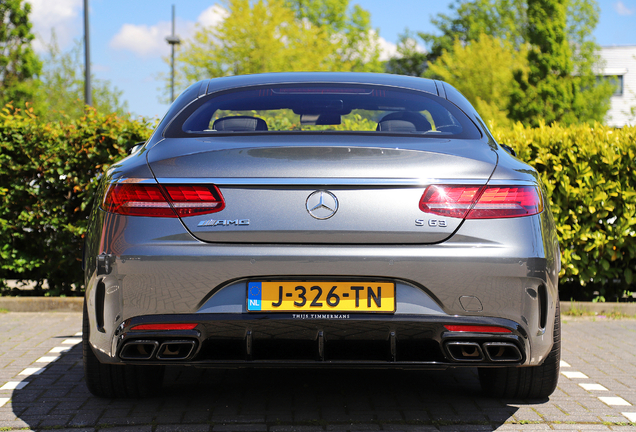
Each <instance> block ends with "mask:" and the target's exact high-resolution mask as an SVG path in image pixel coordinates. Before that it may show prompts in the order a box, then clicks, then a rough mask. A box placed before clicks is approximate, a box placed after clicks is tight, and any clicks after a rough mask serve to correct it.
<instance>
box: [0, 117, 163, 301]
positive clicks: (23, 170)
mask: <svg viewBox="0 0 636 432" xmlns="http://www.w3.org/2000/svg"><path fill="white" fill-rule="evenodd" d="M150 132H151V128H150V125H149V124H148V123H147V122H146V121H144V120H139V121H135V120H131V119H127V118H121V117H117V116H115V115H102V114H98V113H97V112H95V111H94V110H88V111H87V113H86V115H85V116H84V117H83V118H81V119H79V120H77V121H73V120H68V121H62V122H59V123H49V124H46V123H41V122H39V121H38V119H37V118H36V117H35V116H34V115H33V114H32V112H30V111H29V110H13V109H12V108H11V107H10V106H7V107H5V108H4V109H3V110H2V111H1V112H0V202H1V205H0V287H2V286H3V285H4V284H3V282H4V279H26V280H35V281H37V282H38V284H39V285H38V287H36V290H35V294H40V295H42V289H41V283H42V282H43V281H44V280H47V281H48V284H49V287H50V289H49V290H48V292H47V294H48V295H60V294H66V295H72V294H74V293H79V290H73V288H72V286H73V285H75V287H80V286H81V285H82V283H83V274H82V270H81V259H82V258H81V257H82V248H83V242H84V239H83V237H84V233H85V232H86V225H87V219H88V216H89V213H90V210H91V207H92V196H93V191H94V190H95V188H96V187H97V183H98V179H99V177H100V175H101V173H103V172H104V170H105V169H106V168H108V166H109V164H111V163H113V162H115V161H117V160H119V159H121V158H122V157H124V156H125V155H126V154H127V149H128V148H129V147H130V146H131V145H132V144H134V143H135V142H139V141H144V140H146V139H147V138H148V137H149V135H150ZM0 292H4V293H7V290H6V289H4V290H3V291H0Z"/></svg>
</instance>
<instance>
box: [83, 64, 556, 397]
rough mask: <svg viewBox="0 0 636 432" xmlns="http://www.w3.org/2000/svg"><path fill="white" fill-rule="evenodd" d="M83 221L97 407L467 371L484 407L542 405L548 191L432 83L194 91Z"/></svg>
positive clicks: (109, 178)
mask: <svg viewBox="0 0 636 432" xmlns="http://www.w3.org/2000/svg"><path fill="white" fill-rule="evenodd" d="M95 202H96V204H95V207H94V209H93V212H92V215H91V218H90V222H89V231H88V234H87V242H86V248H85V251H84V254H85V257H84V259H85V272H86V273H85V274H86V280H85V286H86V299H85V306H84V327H83V339H84V343H83V348H84V366H85V374H86V382H87V385H88V388H89V389H90V391H91V392H92V393H93V394H95V395H98V396H103V397H135V396H143V395H146V394H149V393H151V392H153V391H155V390H156V388H157V386H159V385H161V379H162V373H163V368H164V366H166V365H189V366H194V367H216V368H259V367H278V368H300V367H309V368H398V369H440V370H441V369H446V368H454V367H476V368H477V369H478V372H479V379H480V382H481V385H482V387H483V389H484V391H485V392H486V393H488V394H491V395H495V396H501V397H516V398H545V397H547V396H549V395H550V394H551V393H552V392H553V391H554V389H555V387H556V384H557V379H558V375H559V356H560V329H559V322H560V318H559V303H558V292H557V290H558V272H559V270H560V252H559V245H558V241H557V236H556V231H555V226H554V221H553V218H552V215H551V213H550V208H549V202H548V200H547V198H546V192H545V190H544V187H543V185H542V183H541V181H540V179H539V176H538V174H537V172H536V171H535V170H534V169H533V168H532V167H530V166H528V165H526V164H525V163H523V162H521V161H519V160H518V159H517V158H516V157H514V152H513V150H512V149H511V148H510V147H507V146H505V144H499V143H497V142H496V140H495V139H494V138H493V136H492V134H491V133H490V131H489V130H488V128H487V126H486V125H485V123H484V121H483V120H482V119H481V117H480V116H479V114H478V113H477V112H476V111H475V109H474V108H473V107H472V106H471V104H470V103H469V102H468V101H467V100H466V99H465V98H464V97H463V96H462V95H461V94H460V93H459V92H458V91H457V90H456V89H455V88H453V87H452V86H450V85H449V84H447V83H444V82H441V81H435V80H429V79H423V78H414V77H405V76H397V75H385V74H365V73H278V74H261V75H246V76H235V77H227V78H217V79H210V80H204V81H201V82H198V83H196V84H194V85H192V86H190V87H189V88H188V89H187V90H185V91H184V92H183V93H182V94H181V95H180V96H179V98H178V99H177V100H176V101H175V102H174V103H173V104H172V106H171V107H170V108H169V110H168V113H167V114H166V116H165V117H164V118H163V120H162V121H161V122H160V123H159V125H158V126H157V128H156V130H155V131H154V132H153V134H152V136H151V137H150V139H148V141H146V142H145V143H143V144H142V145H139V146H137V147H135V148H134V149H132V151H131V154H130V156H128V157H127V158H125V159H123V160H122V161H120V162H119V163H116V164H115V165H113V166H111V167H110V169H109V170H108V172H107V173H106V174H105V175H104V176H103V178H102V180H101V184H100V187H99V191H98V194H97V196H96V200H95ZM413 373H416V372H413Z"/></svg>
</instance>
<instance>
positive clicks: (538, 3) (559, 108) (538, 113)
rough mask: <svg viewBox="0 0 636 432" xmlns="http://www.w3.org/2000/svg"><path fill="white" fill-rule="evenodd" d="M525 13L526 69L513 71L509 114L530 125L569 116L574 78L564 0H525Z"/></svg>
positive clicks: (572, 98) (547, 122)
mask: <svg viewBox="0 0 636 432" xmlns="http://www.w3.org/2000/svg"><path fill="white" fill-rule="evenodd" d="M527 15H528V42H529V43H530V45H531V48H530V51H529V52H528V63H529V70H528V72H527V73H523V72H522V71H516V72H515V82H516V85H515V86H514V87H515V88H514V90H513V92H512V95H511V98H510V117H511V118H512V119H513V120H517V121H521V122H522V123H525V124H530V125H532V126H538V125H539V123H540V122H542V121H544V122H545V123H546V124H552V123H554V122H555V121H560V120H570V118H569V117H570V116H571V115H572V105H573V103H574V86H573V83H574V82H573V80H572V79H571V77H570V76H571V74H572V54H571V51H570V47H569V45H568V41H567V39H566V34H565V27H566V17H565V4H564V0H528V12H527Z"/></svg>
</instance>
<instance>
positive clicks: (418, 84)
mask: <svg viewBox="0 0 636 432" xmlns="http://www.w3.org/2000/svg"><path fill="white" fill-rule="evenodd" d="M295 83H298V84H308V83H338V84H375V85H384V86H392V87H401V88H408V89H413V90H419V91H425V92H427V93H432V94H434V95H438V94H440V91H438V84H437V83H436V82H435V81H434V80H431V79H427V78H418V77H411V76H405V75H393V74H384V73H368V72H367V73H365V72H280V73H263V74H254V75H237V76H231V77H222V78H213V79H208V80H204V81H201V87H200V90H199V95H203V94H210V93H214V92H217V91H222V90H228V89H232V88H240V87H247V86H258V85H268V84H295ZM440 84H441V83H440ZM206 87H207V88H206Z"/></svg>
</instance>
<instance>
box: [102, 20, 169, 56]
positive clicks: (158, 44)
mask: <svg viewBox="0 0 636 432" xmlns="http://www.w3.org/2000/svg"><path fill="white" fill-rule="evenodd" d="M171 32H172V25H171V23H169V22H168V21H161V22H159V23H157V24H155V25H153V26H147V25H135V24H124V25H123V26H122V27H121V29H119V32H117V34H116V35H115V36H114V37H113V38H112V39H111V41H110V43H109V46H110V47H111V48H113V49H116V50H122V51H131V52H133V53H135V54H137V55H140V56H142V57H155V56H162V55H166V54H168V53H169V52H170V48H169V45H168V43H167V42H166V39H165V38H166V36H168V35H169V34H171Z"/></svg>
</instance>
